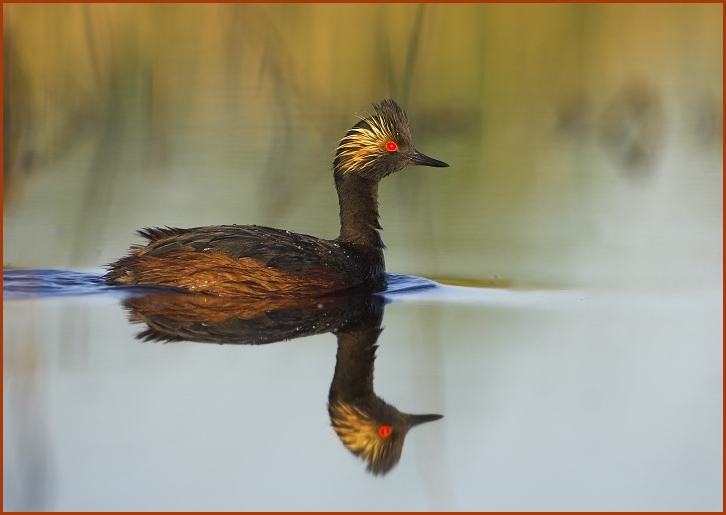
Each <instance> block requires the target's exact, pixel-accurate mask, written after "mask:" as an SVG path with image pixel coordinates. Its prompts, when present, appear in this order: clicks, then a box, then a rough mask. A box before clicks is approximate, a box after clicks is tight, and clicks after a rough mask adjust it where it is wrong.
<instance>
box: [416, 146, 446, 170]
mask: <svg viewBox="0 0 726 515" xmlns="http://www.w3.org/2000/svg"><path fill="white" fill-rule="evenodd" d="M410 159H411V163H412V164H415V165H421V166H433V167H436V168H444V167H447V166H449V165H448V164H446V163H444V162H443V161H439V160H438V159H434V158H433V157H429V156H427V155H424V154H422V153H421V152H419V151H418V150H414V151H413V154H411V156H410Z"/></svg>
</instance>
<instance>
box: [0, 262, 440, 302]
mask: <svg viewBox="0 0 726 515" xmlns="http://www.w3.org/2000/svg"><path fill="white" fill-rule="evenodd" d="M386 281H387V282H388V288H387V290H386V291H385V292H384V295H385V296H386V297H388V296H398V295H401V294H410V293H418V292H421V291H428V290H432V289H435V288H438V287H440V286H439V284H438V283H436V282H434V281H430V280H428V279H424V278H423V277H416V276H413V275H404V274H388V273H387V274H386ZM159 289H163V290H170V289H171V290H173V288H163V287H156V286H151V287H149V286H144V287H139V286H109V285H107V284H105V283H104V281H103V275H102V274H99V273H92V272H75V271H72V270H48V269H40V270H3V298H5V299H28V298H38V297H58V296H75V295H93V294H99V293H123V294H125V295H127V294H132V293H144V292H149V291H158V290H159Z"/></svg>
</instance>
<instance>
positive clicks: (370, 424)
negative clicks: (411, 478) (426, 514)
mask: <svg viewBox="0 0 726 515" xmlns="http://www.w3.org/2000/svg"><path fill="white" fill-rule="evenodd" d="M328 414H329V415H330V423H331V425H332V426H333V429H334V430H335V433H336V434H337V435H338V438H339V439H340V441H341V442H343V445H345V446H346V447H347V448H348V450H349V451H350V452H352V453H353V454H355V455H356V456H358V457H359V458H360V459H362V460H364V461H366V462H367V463H368V467H367V469H368V471H369V472H371V473H372V474H374V475H376V476H377V475H382V474H386V473H387V472H389V471H390V470H391V469H393V467H395V466H396V464H397V463H398V461H399V460H400V459H401V452H402V451H403V443H404V440H405V439H406V434H407V433H408V430H409V429H411V428H412V427H414V426H417V425H420V424H424V423H426V422H432V421H434V420H439V419H440V418H443V416H442V415H433V414H432V415H410V414H408V413H402V412H400V411H398V410H397V409H396V408H394V407H393V406H391V405H390V404H387V403H386V402H385V401H384V400H383V399H381V398H380V397H376V396H375V395H372V396H371V398H370V399H368V400H367V402H362V403H359V404H351V403H345V402H341V401H335V402H331V403H329V404H328Z"/></svg>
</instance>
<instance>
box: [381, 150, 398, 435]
mask: <svg viewBox="0 0 726 515" xmlns="http://www.w3.org/2000/svg"><path fill="white" fill-rule="evenodd" d="M389 144H390V143H389ZM393 145H394V146H395V145H396V144H395V143H394V144H393ZM386 148H388V145H386ZM378 434H379V435H381V436H382V437H383V438H388V437H389V436H391V426H381V427H380V429H379V430H378Z"/></svg>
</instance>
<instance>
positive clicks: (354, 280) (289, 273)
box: [106, 100, 448, 296]
mask: <svg viewBox="0 0 726 515" xmlns="http://www.w3.org/2000/svg"><path fill="white" fill-rule="evenodd" d="M374 109H375V113H374V114H372V115H370V116H368V117H366V118H363V119H362V120H360V121H359V122H358V123H357V124H356V125H355V126H353V128H352V129H350V130H349V131H348V133H347V134H346V135H345V137H344V138H343V140H342V141H341V142H340V144H339V145H338V148H337V150H336V153H335V160H334V162H333V176H334V179H335V186H336V189H337V191H338V200H339V203H340V236H338V238H336V239H335V240H324V239H320V238H316V237H314V236H308V235H305V234H297V233H293V232H290V231H284V230H280V229H273V228H270V227H261V226H255V225H243V226H238V225H222V226H212V227H197V228H194V229H174V228H165V229H162V228H155V229H144V230H142V231H140V234H141V235H142V236H144V237H145V238H146V239H148V240H149V243H148V244H147V245H146V246H145V247H142V246H134V247H132V248H131V251H130V254H129V255H128V256H126V257H123V258H121V259H119V260H117V261H115V262H114V263H112V264H110V265H109V271H108V273H107V274H106V280H107V282H109V283H118V284H149V285H162V286H173V287H177V288H182V289H185V290H189V291H195V292H203V293H209V294H215V295H224V296H237V295H247V296H269V295H282V296H310V295H325V294H327V293H330V292H335V291H339V290H345V289H348V288H351V287H355V286H358V285H360V284H364V283H367V284H375V285H377V286H378V288H379V289H383V287H384V286H385V279H384V275H383V271H384V259H383V248H384V245H383V242H382V241H381V238H380V235H379V230H380V228H381V227H380V225H379V223H378V183H379V181H380V180H381V179H383V178H384V177H386V176H388V175H390V174H392V173H393V172H397V171H399V170H401V169H402V168H404V167H406V166H408V165H424V166H435V167H444V166H448V165H447V164H446V163H443V162H441V161H438V160H436V159H432V158H430V157H428V156H425V155H423V154H421V153H420V152H418V151H417V150H416V149H415V148H414V146H413V143H412V141H411V133H410V130H409V126H408V118H407V117H406V113H405V112H404V111H403V110H402V109H401V108H400V107H399V106H398V105H397V104H396V103H395V102H394V101H393V100H383V101H382V102H380V103H379V104H377V105H374Z"/></svg>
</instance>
